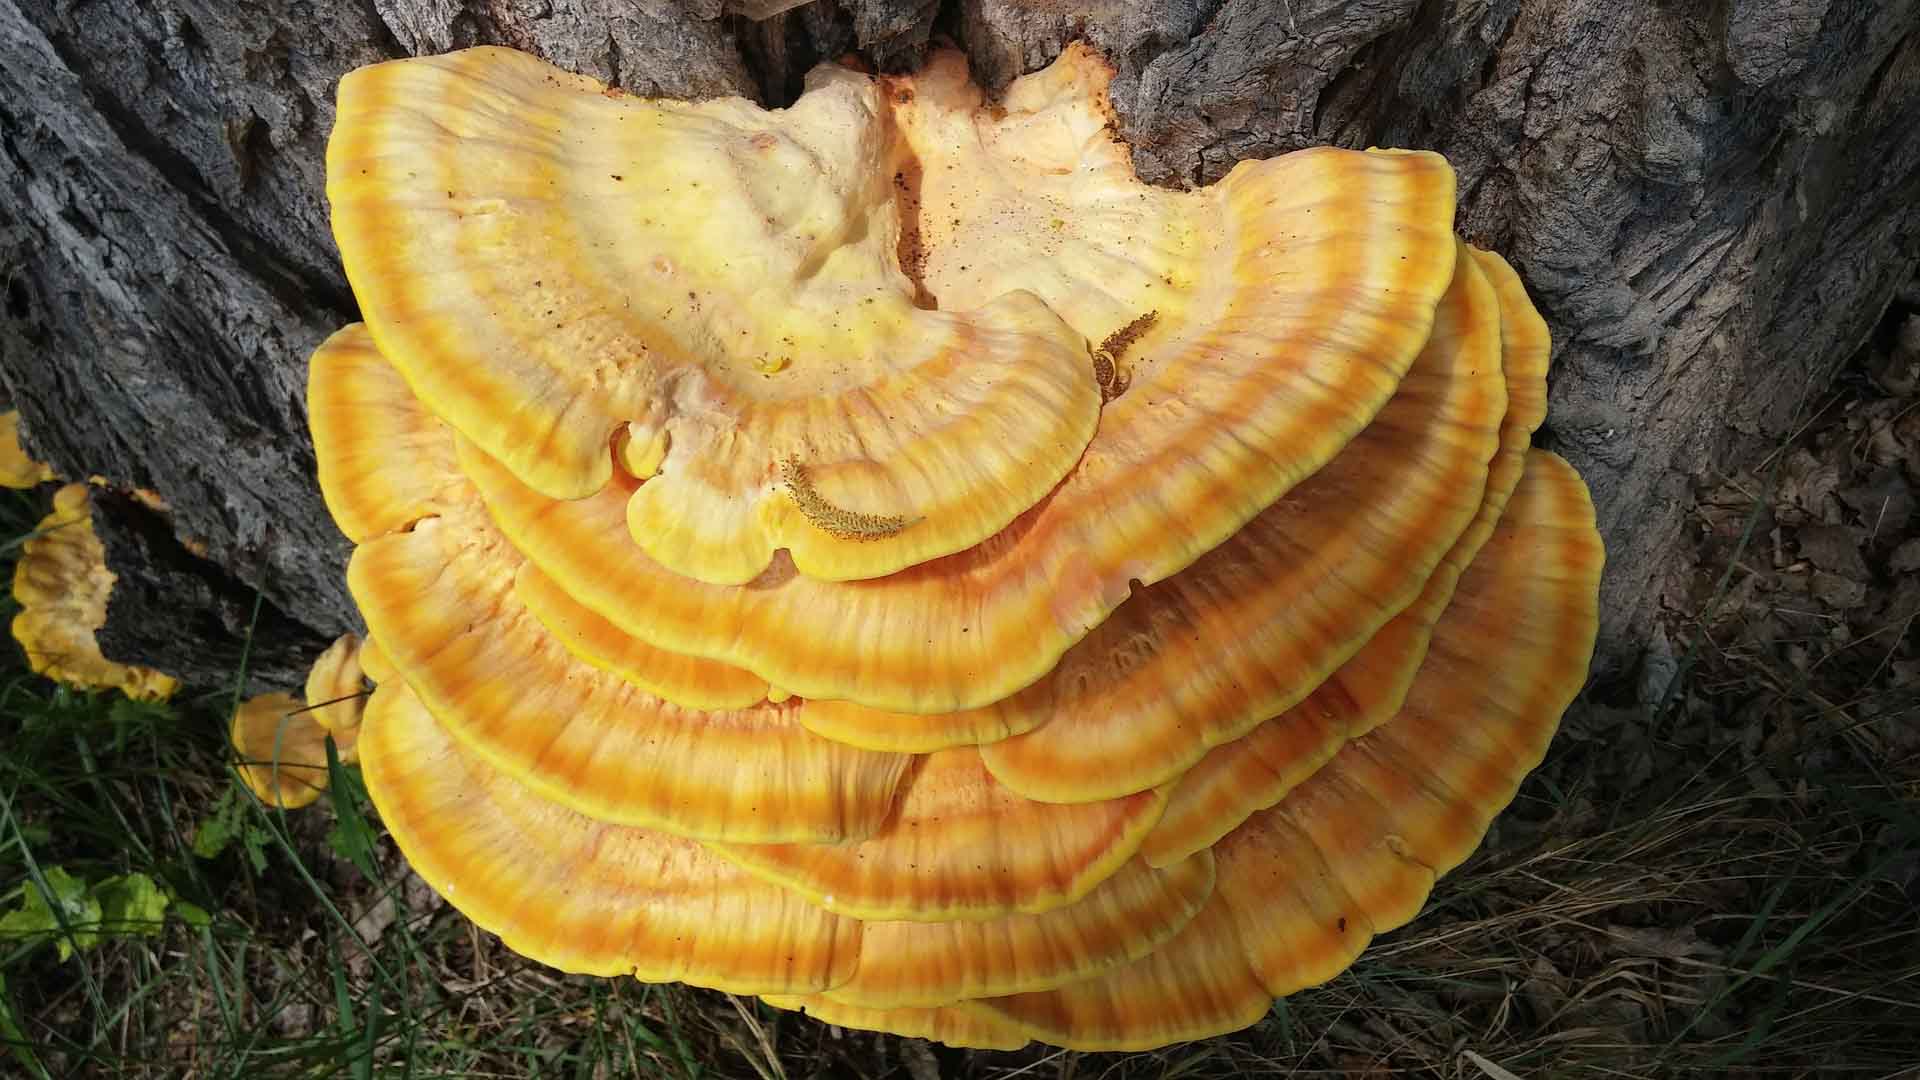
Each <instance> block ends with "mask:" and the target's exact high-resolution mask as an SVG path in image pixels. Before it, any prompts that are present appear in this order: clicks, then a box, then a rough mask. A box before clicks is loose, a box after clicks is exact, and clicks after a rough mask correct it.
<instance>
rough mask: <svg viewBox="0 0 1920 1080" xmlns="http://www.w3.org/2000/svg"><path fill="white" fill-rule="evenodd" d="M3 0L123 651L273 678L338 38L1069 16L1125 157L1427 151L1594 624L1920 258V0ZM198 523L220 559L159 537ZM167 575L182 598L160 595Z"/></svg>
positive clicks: (748, 71) (3, 43)
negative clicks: (1540, 402) (1500, 274)
mask: <svg viewBox="0 0 1920 1080" xmlns="http://www.w3.org/2000/svg"><path fill="white" fill-rule="evenodd" d="M738 6H739V5H738V4H736V3H731V2H729V0H637V2H636V0H300V2H295V0H258V2H255V3H250V4H246V5H233V4H229V3H226V2H224V0H92V2H90V3H71V2H68V0H0V279H3V280H4V297H0V379H3V380H4V382H5V384H6V387H7V389H8V391H9V392H10V393H11V395H12V397H13V398H14V400H15V401H16V403H17V404H18V405H19V407H20V409H21V411H22V413H23V416H24V418H25V425H24V426H25V431H26V439H27V443H28V445H29V446H30V447H31V448H32V449H33V450H34V451H35V452H36V453H38V454H40V455H41V456H42V457H44V458H45V459H47V460H49V461H51V462H53V464H54V465H55V466H56V467H57V468H58V469H59V470H60V471H61V472H62V473H63V474H65V475H70V476H84V475H87V474H90V473H99V474H101V475H104V476H105V477H107V478H108V479H109V480H111V481H112V482H113V483H115V484H118V485H122V486H128V487H130V486H135V485H138V486H143V487H149V488H153V489H155V490H158V491H159V492H160V493H161V494H163V495H164V496H165V497H166V498H167V499H168V501H169V502H170V503H171V504H172V506H173V507H174V508H175V509H174V513H173V515H172V516H171V518H169V519H153V518H151V517H150V516H146V517H143V516H142V514H143V513H144V511H143V510H142V509H141V508H139V507H138V505H137V504H134V503H131V502H130V501H128V500H114V499H103V500H102V501H101V506H100V508H99V509H98V510H97V511H96V521H97V523H98V525H99V527H100V530H101V533H102V536H103V537H104V538H105V539H106V542H107V545H108V548H109V553H110V558H111V559H112V560H113V562H114V565H115V567H116V569H117V570H119V571H120V572H121V574H122V577H123V580H125V581H128V582H130V583H131V584H129V586H128V587H127V588H125V589H123V590H121V591H119V592H117V593H116V596H115V602H114V605H113V609H112V612H111V616H110V619H111V621H110V627H109V630H108V632H107V633H106V634H105V635H104V637H105V643H106V646H107V648H108V651H109V652H110V653H111V654H113V655H117V656H119V657H120V658H123V659H129V660H138V661H142V662H148V663H154V664H157V665H159V666H162V667H167V668H169V669H171V670H174V671H178V672H180V673H181V674H183V675H185V676H186V677H187V678H189V679H190V680H193V681H197V682H203V683H207V682H217V681H220V680H222V679H225V678H228V677H230V673H231V670H232V663H233V660H234V658H235V656H236V655H237V654H236V652H235V646H236V642H237V639H238V637H239V635H241V634H242V633H243V632H244V630H245V628H246V627H247V626H248V625H251V624H253V622H254V611H253V598H254V596H255V595H256V593H257V594H258V595H259V596H260V597H261V598H262V606H261V614H260V621H259V628H258V631H257V640H258V644H259V652H258V654H257V656H258V663H257V665H256V668H255V670H256V672H257V678H256V679H255V685H256V687H259V686H264V685H269V684H272V685H288V684H291V683H293V682H296V681H297V676H298V675H299V674H300V668H301V665H302V663H303V660H304V658H305V657H307V656H309V655H311V653H312V652H313V651H316V650H317V649H318V648H319V646H320V645H321V644H322V643H324V642H325V641H326V640H327V639H328V638H330V637H331V636H332V635H333V634H335V633H337V632H339V631H340V630H343V629H345V628H347V627H349V626H351V625H353V624H354V622H355V621H356V620H355V615H354V613H353V609H352V605H351V603H350V602H349V600H348V598H347V596H346V593H345V589H344V586H343V584H342V580H341V567H342V565H343V560H344V557H345V553H346V546H345V544H344V542H343V541H342V540H341V539H340V538H339V537H338V535H337V534H336V533H335V531H334V530H333V527H332V525H331V524H330V522H329V521H328V519H327V517H326V514H325V509H324V507H323V506H322V504H321V502H320V499H319V496H318V493H317V492H316V491H315V490H314V486H313V482H312V479H311V476H312V467H313V466H312V451H311V447H310V445H309V444H308V442H307V438H306V435H305V417H304V402H303V391H302V384H303V378H304V367H305V358H306V356H307V354H308V352H309V351H311V349H312V348H313V347H314V346H315V345H317V344H318V343H319V341H320V340H321V339H322V338H323V337H324V336H325V335H326V333H328V332H329V331H330V330H331V329H333V328H334V327H335V326H337V325H339V324H341V323H343V322H346V321H348V320H350V319H351V318H353V317H354V307H353V300H352V296H351V294H350V293H349V292H348V290H347V288H346V284H345V281H344V280H343V278H342V277H341V274H340V270H339V266H338V261H337V258H336V253H335V252H334V249H333V246H332V242H331V239H330V236H329V233H328V229H327V219H326V207H325V202H324V198H323V190H322V188H323V180H324V176H323V168H322V161H323V152H324V146H325V139H326V133H327V130H328V127H329V126H330V124H331V121H332V92H333V86H334V84H335V82H336V81H337V80H338V78H339V76H340V75H341V74H342V73H343V72H345V71H347V70H349V69H351V68H352V67H355V66H357V65H360V64H364V63H369V62H373V61H376V60H381V59H386V58H389V57H394V56H402V55H407V54H410V53H421V52H433V51H439V50H444V49H450V48H458V47H462V46H466V45H472V44H478V43H482V42H491V43H499V44H506V45H512V46H514V47H517V48H522V49H527V50H529V51H532V52H535V53H538V54H540V55H542V56H544V57H546V58H547V59H549V60H552V61H553V62H555V63H557V64H560V65H562V66H564V67H568V68H571V69H573V70H576V71H581V72H584V73H586V74H589V75H593V76H595V77H598V78H601V79H604V80H617V81H619V82H620V83H621V85H623V86H624V87H625V88H626V89H628V90H630V91H632V92H635V93H642V94H670V95H675V96H689V97H700V96H708V95H714V94H726V93H740V94H745V95H748V96H751V97H755V98H758V99H760V100H762V101H765V102H769V103H775V104H777V103H782V102H784V101H786V100H790V99H791V97H792V96H793V95H794V94H795V93H797V92H798V89H799V85H800V79H801V76H802V75H803V74H804V73H805V71H806V69H807V68H808V67H809V66H811V65H812V64H814V63H815V62H817V61H819V60H820V59H822V58H830V57H836V56H840V55H842V54H845V53H849V52H857V53H859V54H861V55H862V56H863V57H864V58H865V59H866V61H867V62H868V63H870V64H872V65H873V66H875V67H876V68H879V69H882V70H897V69H900V68H904V67H908V66H911V65H912V64H913V63H914V62H915V60H916V58H917V57H918V56H919V55H920V54H921V53H922V51H923V50H924V49H925V48H926V47H927V46H928V43H929V42H931V41H934V40H936V39H940V38H944V39H948V40H952V41H955V42H957V43H959V44H960V45H962V46H963V47H964V48H965V49H966V50H967V52H968V54H969V56H970V58H971V60H972V63H973V64H974V67H975V70H976V72H977V73H978V75H979V77H980V78H981V79H982V80H983V81H984V82H986V83H988V84H989V85H990V86H999V85H1004V83H1005V82H1006V81H1007V80H1008V79H1011V78H1013V77H1014V76H1016V75H1018V74H1020V73H1021V72H1023V71H1028V70H1032V69H1034V68H1037V67H1040V66H1042V65H1044V64H1045V63H1047V62H1048V61H1049V60H1051V59H1052V58H1053V56H1054V55H1055V54H1056V53H1057V52H1058V51H1059V49H1060V48H1061V47H1062V45H1063V44H1064V43H1065V42H1067V41H1069V40H1072V39H1074V38H1076V37H1084V38H1086V39H1088V40H1090V41H1091V42H1092V43H1093V44H1094V45H1096V46H1097V47H1099V48H1100V49H1101V50H1102V51H1104V52H1105V53H1107V54H1108V55H1109V56H1110V57H1112V58H1113V59H1114V61H1115V63H1116V65H1117V66H1118V68H1119V76H1118V79H1117V81H1116V83H1115V87H1114V98H1115V103H1116V105H1117V107H1118V109H1119V112H1120V115H1121V119H1122V126H1123V130H1124V133H1125V135H1126V136H1127V138H1128V139H1129V140H1130V141H1131V143H1132V145H1133V146H1134V148H1135V158H1136V163H1137V165H1138V167H1139V170H1140V172H1141V174H1142V175H1143V176H1144V177H1146V178H1147V179H1149V180H1152V181H1154V182H1158V183H1167V184H1175V185H1182V184H1194V183H1205V182H1208V181H1210V180H1212V179H1214V178H1215V177H1217V176H1219V175H1220V174H1222V173H1223V172H1225V171H1226V169H1227V168H1228V167H1230V166H1231V165H1232V163H1233V162H1234V161H1236V160H1239V159H1240V158H1242V157H1248V156H1264V155H1269V154H1274V153H1279V152H1283V151H1286V150H1291V149H1296V148H1299V147H1303V146H1309V145H1315V144H1319V143H1335V144H1339V145H1345V146H1365V145H1374V144H1379V145H1401V146H1422V147H1431V148H1434V149H1438V150H1440V151H1442V152H1444V153H1446V154H1447V155H1448V157H1449V158H1451V159H1452V160H1453V162H1454V165H1455V167H1456V168H1457V169H1458V170H1459V174H1460V193H1461V197H1460V218H1459V223H1460V228H1461V230H1462V232H1464V233H1465V234H1466V235H1467V236H1468V237H1469V238H1470V239H1472V240H1474V241H1476V242H1478V243H1481V244H1485V245H1489V246H1492V247H1495V248H1497V249H1498V250H1500V251H1502V252H1504V253H1506V254H1507V255H1508V257H1509V258H1511V259H1512V260H1513V261H1514V263H1515V264H1516V266H1518V268H1519V269H1520V271H1521V273H1522V275H1523V276H1524V277H1525V279H1526V281H1527V284H1528V286H1529V288H1530V289H1531V290H1532V291H1533V293H1534V295H1535V297H1536V298H1537V300H1538V302H1539V303H1540V306H1541V308H1542V310H1543V311H1544V313H1545V314H1546V316H1547V318H1548V320H1549V322H1550V323H1551V325H1552V327H1553V330H1554V334H1555V372H1554V379H1553V414H1552V416H1551V417H1550V419H1549V421H1548V428H1547V430H1546V431H1545V432H1544V434H1543V442H1544V443H1545V444H1546V445H1548V446H1551V447H1553V448H1555V449H1558V450H1560V451H1561V452H1562V453H1564V454H1566V455H1567V456H1568V457H1570V458H1571V459H1573V461H1574V462H1575V463H1576V464H1577V465H1579V466H1580V468H1581V470H1582V471H1583V472H1584V473H1585V474H1586V476H1587V478H1588V480H1589V482H1590V483H1591V484H1592V485H1593V488H1594V493H1595V496H1596V500H1597V502H1598V503H1599V506H1600V512H1601V519H1602V527H1603V530H1604V531H1605V532H1606V534H1607V539H1608V542H1609V548H1610V552H1611V568H1610V571H1609V575H1608V580H1607V585H1606V593H1605V597H1604V607H1605V622H1604V627H1603V635H1604V637H1603V646H1602V655H1603V659H1604V660H1606V661H1608V662H1611V663H1615V664H1617V663H1619V662H1621V661H1622V660H1624V659H1625V658H1627V657H1629V656H1630V655H1631V654H1632V651H1633V647H1634V645H1635V644H1636V643H1637V642H1639V641H1640V640H1643V635H1644V634H1645V631H1646V627H1647V620H1648V619H1649V618H1650V617H1652V615H1653V614H1654V612H1655V608H1656V600H1657V586H1658V584H1659V581H1660V575H1661V574H1662V573H1663V572H1664V571H1665V570H1667V569H1668V568H1670V567H1671V566H1672V565H1673V563H1674V562H1675V561H1676V559H1677V558H1678V556H1679V553H1680V552H1682V551H1684V550H1685V545H1684V544H1682V543H1681V540H1682V531H1681V530H1682V525H1683V521H1682V514H1683V512H1684V508H1685V505H1686V501H1687V493H1688V486H1689V482H1690V480H1691V479H1692V478H1693V477H1696V476H1698V475H1701V474H1703V473H1705V472H1708V471H1710V470H1712V469H1713V468H1714V467H1715V465H1716V463H1718V462H1721V461H1724V460H1728V458H1729V455H1731V454H1733V453H1736V452H1738V451H1740V450H1741V449H1742V447H1743V445H1744V444H1745V443H1747V442H1749V441H1751V440H1767V439H1770V438H1774V437H1777V436H1778V435H1779V434H1780V433H1781V432H1782V431H1783V429H1785V428H1786V427H1787V426H1788V424H1789V422H1790V418H1791V415H1792V410H1793V408H1794V406H1795V405H1796V404H1797V403H1798V402H1799V401H1800V399H1801V398H1802V396H1803V394H1804V392H1805V390H1806V388H1807V387H1809V386H1817V385H1818V384H1819V383H1820V381H1821V377H1822V375H1823V373H1824V372H1825V371H1826V370H1827V368H1828V365H1830V364H1831V363H1832V362H1834V361H1835V360H1836V359H1838V358H1840V357H1843V356H1845V355H1846V354H1847V353H1848V352H1850V351H1851V349H1852V346H1853V345H1854V344H1855V343H1856V342H1858V341H1860V340H1861V339H1862V338H1863V337H1864V335H1865V334H1866V333H1868V332H1869V330H1870V329H1871V327H1872V325H1873V323H1874V320H1875V319H1876V318H1877V316H1878V315H1879V313H1880V312H1881V310H1882V309H1883V308H1884V307H1885V305H1886V303H1887V301H1888V299H1889V298H1890V297H1891V296H1892V294H1893V292H1894V290H1895V289H1896V288H1897V287H1898V286H1899V285H1900V283H1901V282H1903V281H1905V280H1907V279H1909V278H1910V277H1911V275H1912V272H1913V269H1914V265H1915V261H1916V238H1915V236H1914V230H1915V219H1914V216H1913V213H1914V212H1913V210H1912V209H1911V208H1912V207H1913V206H1914V205H1915V202H1916V196H1917V195H1920V179H1917V178H1920V33H1917V32H1916V31H1917V30H1920V0H1888V2H1883V3H1868V2H1866V0H1714V2H1710V3H1701V4H1666V5H1657V4H1618V3H1614V2H1612V0H1279V2H1273V0H1205V2H1202V0H1101V2H1098V3H1087V4H1074V3H1068V2H1064V0H946V2H944V3H943V2H940V0H837V2H836V0H817V2H814V3H808V4H803V5H800V6H798V7H795V8H793V9H791V10H788V11H785V12H782V13H780V14H778V15H775V16H774V17H772V18H769V19H767V20H765V21H761V22H752V21H749V20H747V19H745V18H743V17H741V16H739V15H735V14H731V13H730V12H731V11H732V10H735V9H737V8H738ZM184 540H193V541H197V542H198V543H199V544H201V545H204V550H205V551H206V557H205V558H200V557H197V556H194V555H191V554H188V553H187V552H186V550H185V549H184V547H182V546H181V542H182V541H184ZM183 613H184V615H183Z"/></svg>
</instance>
